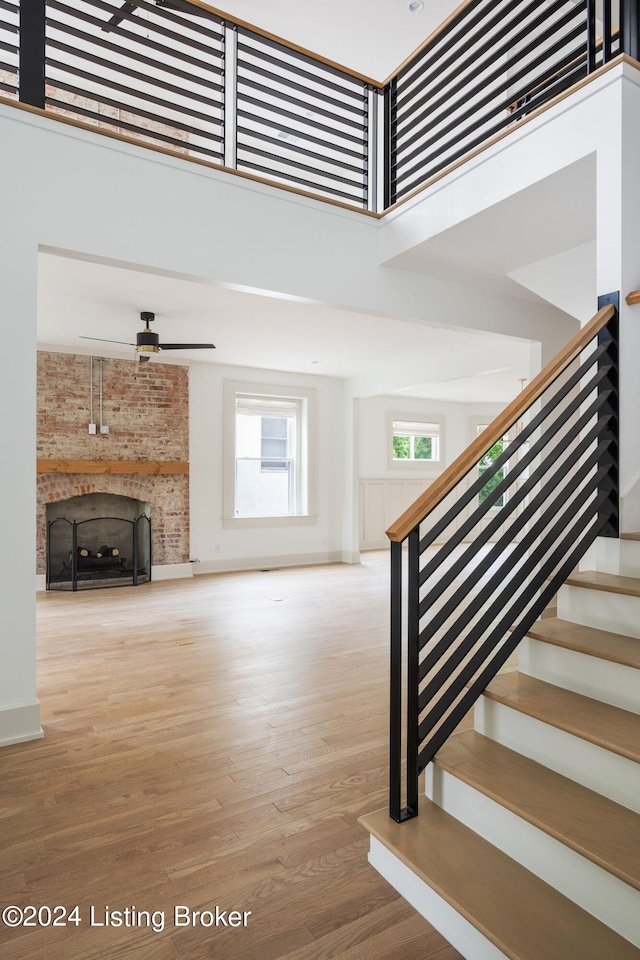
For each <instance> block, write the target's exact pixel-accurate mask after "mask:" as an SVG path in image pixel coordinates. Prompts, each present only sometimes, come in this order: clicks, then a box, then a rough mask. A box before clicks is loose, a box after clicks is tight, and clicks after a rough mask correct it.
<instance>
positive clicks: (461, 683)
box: [418, 494, 606, 741]
mask: <svg viewBox="0 0 640 960" xmlns="http://www.w3.org/2000/svg"><path fill="white" fill-rule="evenodd" d="M605 499H606V496H605V494H600V495H599V496H598V497H596V498H595V500H594V501H593V502H592V503H591V504H590V505H589V508H588V510H586V511H585V512H584V513H583V514H581V515H580V516H579V517H578V518H577V519H576V520H575V522H574V523H573V524H572V525H571V526H570V527H562V526H560V524H558V530H557V531H556V530H553V531H551V533H550V534H549V535H548V536H547V537H545V540H544V542H543V543H542V544H540V545H539V546H538V547H537V548H536V549H535V550H534V551H532V553H531V556H530V563H529V566H530V567H532V568H534V567H536V566H537V565H538V564H539V563H540V564H541V566H540V571H539V573H538V574H537V576H536V577H535V579H532V580H530V581H529V582H528V584H527V586H526V587H525V589H524V590H523V591H522V593H521V594H519V595H518V597H517V598H516V599H515V600H514V602H513V603H512V604H511V605H510V606H509V607H508V608H507V609H506V612H505V613H503V615H502V617H500V619H499V620H498V621H497V623H495V625H494V627H493V629H492V631H491V634H490V635H489V638H488V639H487V640H485V641H484V643H483V644H482V645H481V647H480V648H479V649H478V650H477V651H476V653H474V654H473V656H472V658H471V660H470V661H469V663H468V664H466V665H465V666H464V667H463V668H462V670H461V672H460V674H459V675H458V676H457V677H456V678H455V681H453V682H451V683H450V684H449V685H448V686H447V687H446V688H445V689H444V690H443V695H442V697H441V698H440V699H439V700H438V703H437V706H435V707H434V708H433V709H432V710H431V711H430V712H429V713H428V714H427V716H426V717H425V718H424V720H423V721H422V722H421V723H420V726H419V728H418V736H419V739H420V740H421V741H422V740H423V739H424V738H425V736H426V735H427V733H428V731H429V729H430V727H431V726H432V724H433V722H434V720H437V719H439V718H440V717H441V716H442V714H443V713H444V712H445V711H446V710H447V709H448V707H450V706H451V705H452V704H453V702H454V701H455V699H456V697H457V696H458V694H459V692H460V690H461V689H463V688H464V687H465V686H466V684H467V683H468V682H469V681H470V680H471V678H472V677H473V675H474V673H475V672H476V670H477V669H478V666H479V665H480V664H481V663H483V662H484V660H485V659H486V656H487V653H488V652H490V651H491V650H492V649H493V648H494V646H495V644H496V642H498V641H499V640H500V639H501V638H502V637H507V636H508V632H509V628H510V627H511V625H512V624H513V623H515V622H516V620H517V618H518V617H519V616H520V615H521V613H522V612H523V610H524V609H525V608H526V607H527V606H528V604H529V603H530V602H531V600H532V599H533V598H534V597H535V596H536V594H537V593H538V590H539V588H540V585H541V584H542V583H544V582H545V581H546V579H547V577H549V576H551V575H552V573H553V571H554V570H555V568H556V567H557V566H558V564H559V563H561V562H562V559H563V557H564V554H565V552H566V549H567V548H566V546H565V544H567V543H572V542H575V541H576V540H577V539H578V537H576V536H575V534H576V532H578V531H580V530H582V529H584V526H585V519H587V518H588V519H589V520H591V521H594V520H595V523H594V527H595V529H597V530H598V531H599V530H600V529H601V526H602V521H598V519H597V518H598V508H599V507H600V506H601V504H602V503H603V502H604V501H605ZM573 515H574V516H575V511H574V514H573ZM567 516H568V511H565V513H564V514H563V517H567ZM560 531H562V532H563V533H564V534H565V536H564V539H563V541H562V542H561V544H560V546H559V547H557V548H556V549H555V550H554V551H553V553H552V554H551V555H550V556H549V557H547V559H546V561H544V562H542V563H541V561H542V560H543V557H544V556H545V554H546V553H547V552H548V550H549V546H550V545H551V544H552V543H554V542H555V543H557V542H558V540H559V533H560ZM501 600H502V597H498V598H496V600H495V601H494V604H493V605H492V606H491V607H490V608H489V609H488V610H487V612H486V613H485V614H484V615H483V616H482V617H481V619H480V621H479V622H478V623H477V624H475V625H474V628H473V630H472V631H471V632H470V633H469V635H468V636H467V637H466V638H465V643H464V645H463V644H461V645H460V646H458V647H456V649H455V651H454V652H453V653H452V656H451V658H450V663H449V675H450V674H451V673H452V672H453V670H454V669H456V668H457V667H458V666H459V665H460V663H461V661H462V660H463V659H464V657H465V656H467V655H468V654H469V653H470V652H471V651H472V650H473V648H474V647H475V645H476V644H477V643H478V641H479V640H480V638H481V636H482V634H483V633H484V631H485V630H486V629H487V628H488V627H489V626H490V625H491V623H493V622H494V618H495V616H496V612H497V611H498V610H505V606H504V604H503V603H501V602H499V601H501ZM494 606H496V608H497V610H496V611H494V609H493V607H494Z"/></svg>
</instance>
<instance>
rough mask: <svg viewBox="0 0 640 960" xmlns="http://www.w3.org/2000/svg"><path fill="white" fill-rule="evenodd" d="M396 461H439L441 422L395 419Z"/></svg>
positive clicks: (393, 426) (393, 424) (393, 434)
mask: <svg viewBox="0 0 640 960" xmlns="http://www.w3.org/2000/svg"><path fill="white" fill-rule="evenodd" d="M392 445H393V461H394V463H398V462H402V461H430V462H432V463H433V462H434V461H439V460H440V424H439V423H431V422H427V421H422V420H393V421H392Z"/></svg>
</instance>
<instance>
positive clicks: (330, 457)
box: [189, 364, 350, 574]
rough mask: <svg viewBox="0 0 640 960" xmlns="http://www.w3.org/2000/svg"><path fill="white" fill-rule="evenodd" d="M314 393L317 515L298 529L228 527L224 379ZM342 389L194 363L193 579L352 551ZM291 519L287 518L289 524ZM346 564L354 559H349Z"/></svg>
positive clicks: (245, 523) (327, 381) (332, 382)
mask: <svg viewBox="0 0 640 960" xmlns="http://www.w3.org/2000/svg"><path fill="white" fill-rule="evenodd" d="M225 380H234V381H246V382H250V383H264V384H265V385H273V384H277V385H278V386H280V385H282V386H285V387H286V386H288V387H293V388H295V387H303V388H313V389H315V390H316V392H317V417H318V424H317V426H318V450H317V453H318V456H317V477H316V480H317V516H316V517H315V519H314V520H313V522H308V521H307V518H302V522H301V523H299V524H296V522H295V518H294V522H293V524H291V523H288V522H287V521H286V520H285V522H281V521H278V520H277V518H273V519H270V520H269V521H268V524H265V523H264V522H263V521H257V522H252V521H250V520H242V521H241V522H240V523H237V522H234V521H232V523H231V524H228V523H227V524H225V523H224V521H223V514H224V510H223V486H224V463H223V447H224V429H223V427H224V421H223V408H224V381H225ZM344 409H345V397H344V385H343V381H342V380H338V379H333V378H330V377H312V376H303V375H299V374H291V373H282V372H278V371H272V370H256V369H253V368H250V367H228V366H222V365H212V364H194V365H193V366H192V367H191V369H190V374H189V422H190V438H189V460H190V497H191V519H190V524H191V556H192V559H194V560H198V561H199V562H198V563H196V564H194V573H196V574H197V573H210V572H215V571H218V570H242V569H255V568H256V567H263V566H279V565H284V564H295V563H314V562H325V561H330V560H342V559H343V550H345V549H347V550H349V549H350V546H349V541H348V539H347V540H346V541H345V536H344V535H343V511H344V500H345V497H344V478H345V465H344V450H345V443H344V431H345V427H344V422H343V421H344ZM287 520H288V518H287ZM344 559H349V558H347V557H345V558H344Z"/></svg>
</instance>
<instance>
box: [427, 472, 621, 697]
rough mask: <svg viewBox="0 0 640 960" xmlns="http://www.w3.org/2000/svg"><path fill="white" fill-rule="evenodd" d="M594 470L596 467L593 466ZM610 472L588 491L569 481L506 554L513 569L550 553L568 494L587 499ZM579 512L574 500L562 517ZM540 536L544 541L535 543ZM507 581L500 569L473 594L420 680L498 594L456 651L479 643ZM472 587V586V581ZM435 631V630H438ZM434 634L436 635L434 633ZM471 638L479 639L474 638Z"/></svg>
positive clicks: (447, 667) (593, 482)
mask: <svg viewBox="0 0 640 960" xmlns="http://www.w3.org/2000/svg"><path fill="white" fill-rule="evenodd" d="M591 469H593V465H592V467H591ZM606 473H607V470H606V468H604V467H603V468H601V470H600V471H598V473H597V474H596V475H595V477H593V478H592V480H591V481H590V482H589V483H588V484H587V485H586V486H585V487H584V490H579V483H578V481H577V479H575V478H574V480H573V481H572V483H571V484H570V485H569V484H567V487H566V488H564V489H563V490H562V492H561V494H560V495H559V496H558V497H556V498H555V499H554V500H553V502H552V504H551V505H550V506H549V507H548V509H547V510H546V511H545V512H544V513H543V515H542V517H541V518H540V519H539V520H538V521H537V522H536V523H535V524H534V525H533V526H532V528H531V529H530V530H529V531H528V532H527V534H526V535H525V536H524V537H523V539H522V540H521V541H520V542H519V543H517V544H516V545H515V547H514V549H513V551H512V552H511V553H508V554H505V555H504V563H505V564H508V567H509V569H510V570H512V569H513V568H514V566H515V565H516V564H517V563H518V562H519V561H520V560H525V559H527V560H529V561H531V558H533V557H534V556H543V555H544V553H546V551H547V550H548V549H549V548H550V547H551V546H552V545H553V543H554V542H555V540H556V538H557V531H558V530H562V529H563V527H562V524H561V523H560V522H556V523H555V525H554V526H553V528H552V529H551V531H547V532H546V533H545V532H544V531H545V529H546V527H547V526H548V525H549V523H550V522H553V521H554V520H555V517H556V513H555V512H553V511H557V510H558V507H559V506H560V504H562V503H564V502H565V500H566V496H567V495H569V496H574V495H575V494H576V493H577V492H578V493H580V495H582V494H584V496H585V498H588V497H590V496H591V495H592V494H594V493H595V492H596V491H597V490H598V485H599V483H600V482H601V481H602V480H603V479H604V477H605V476H606ZM602 499H603V501H604V500H606V496H605V495H604V494H602ZM575 514H576V504H575V503H574V502H573V501H571V506H570V508H569V509H566V510H565V511H564V512H563V513H562V517H563V518H564V519H566V520H567V522H568V521H569V520H570V519H571V517H573V516H575ZM539 538H540V543H538V544H537V545H535V546H534V544H536V541H537V540H538V539H539ZM530 548H532V551H531V553H529V550H530ZM518 572H520V571H518ZM503 584H505V571H504V569H502V568H499V569H498V570H497V571H496V573H494V574H493V576H492V577H491V578H490V579H489V580H488V582H487V583H486V584H484V585H483V586H482V587H481V589H480V590H479V591H478V594H477V595H476V596H475V597H473V599H472V600H471V601H470V603H469V604H468V605H467V606H466V607H464V609H463V610H462V612H461V613H460V615H459V616H458V618H457V619H456V620H455V621H454V622H453V623H452V624H451V626H450V627H449V628H448V630H447V631H446V634H445V636H444V637H442V638H441V639H440V640H439V641H438V643H437V644H436V645H435V647H434V649H433V650H429V651H428V653H427V656H426V657H425V658H424V660H423V661H422V662H421V663H420V681H422V680H424V678H425V677H426V675H427V674H428V673H429V671H430V670H432V669H433V668H434V667H435V665H436V664H437V663H438V661H439V660H440V659H442V657H443V656H444V654H445V653H447V651H448V650H449V648H450V647H451V644H452V643H454V642H455V640H456V638H457V637H458V636H460V634H461V633H462V631H463V630H464V629H465V628H466V627H467V626H468V625H469V624H470V622H471V621H472V620H473V618H474V617H475V616H476V615H477V614H478V613H480V612H481V611H482V609H483V607H484V605H485V603H486V602H487V598H488V597H490V596H492V595H494V594H495V596H496V599H495V600H494V601H493V603H492V605H491V607H490V608H489V609H488V610H487V611H486V612H485V613H484V614H483V617H482V619H481V620H480V622H479V623H478V624H475V625H474V626H473V628H472V630H471V631H470V633H469V634H467V635H466V636H465V638H464V640H463V641H462V642H461V644H460V646H459V647H456V651H458V650H460V651H461V657H462V656H464V654H465V653H468V652H469V650H470V649H471V648H472V647H473V646H474V645H475V643H477V641H478V639H479V637H480V635H481V634H482V631H483V630H484V629H485V628H486V627H487V626H489V625H490V623H491V619H492V617H493V616H494V615H495V614H497V613H499V611H500V610H501V608H502V594H498V590H499V588H500V587H501V586H502V585H503ZM469 586H471V584H470V585H469ZM465 588H466V584H465ZM504 589H505V593H506V594H507V595H509V592H510V589H511V587H510V585H509V580H508V576H507V583H506V584H505V588H504ZM458 593H459V594H460V593H462V596H463V600H464V593H465V591H458ZM459 605H460V602H459V599H458V602H457V603H456V605H455V606H454V607H453V610H451V611H450V613H449V616H451V614H452V613H453V612H455V610H456V609H457V608H459ZM445 619H448V618H445ZM433 632H434V633H435V630H434V631H433ZM431 636H433V633H432V634H431ZM471 638H475V639H473V640H472V639H471ZM456 655H457V653H456V654H454V656H456ZM450 669H451V660H448V661H447V663H446V664H445V665H444V666H443V667H441V668H440V671H439V672H438V674H437V675H436V677H435V678H434V679H433V680H432V681H430V683H429V685H428V686H427V688H426V689H425V690H424V691H423V693H422V694H421V695H420V709H421V710H423V709H424V707H425V705H426V701H427V700H428V699H429V698H430V697H431V696H432V695H433V691H434V688H437V687H438V685H439V684H440V683H442V682H443V680H444V679H445V678H446V675H447V672H448V671H449V670H450Z"/></svg>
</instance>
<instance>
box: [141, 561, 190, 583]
mask: <svg viewBox="0 0 640 960" xmlns="http://www.w3.org/2000/svg"><path fill="white" fill-rule="evenodd" d="M194 566H195V564H193V563H163V564H161V565H159V566H157V567H154V566H153V565H152V567H151V579H152V580H185V579H188V578H189V577H192V576H193V567H194Z"/></svg>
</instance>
